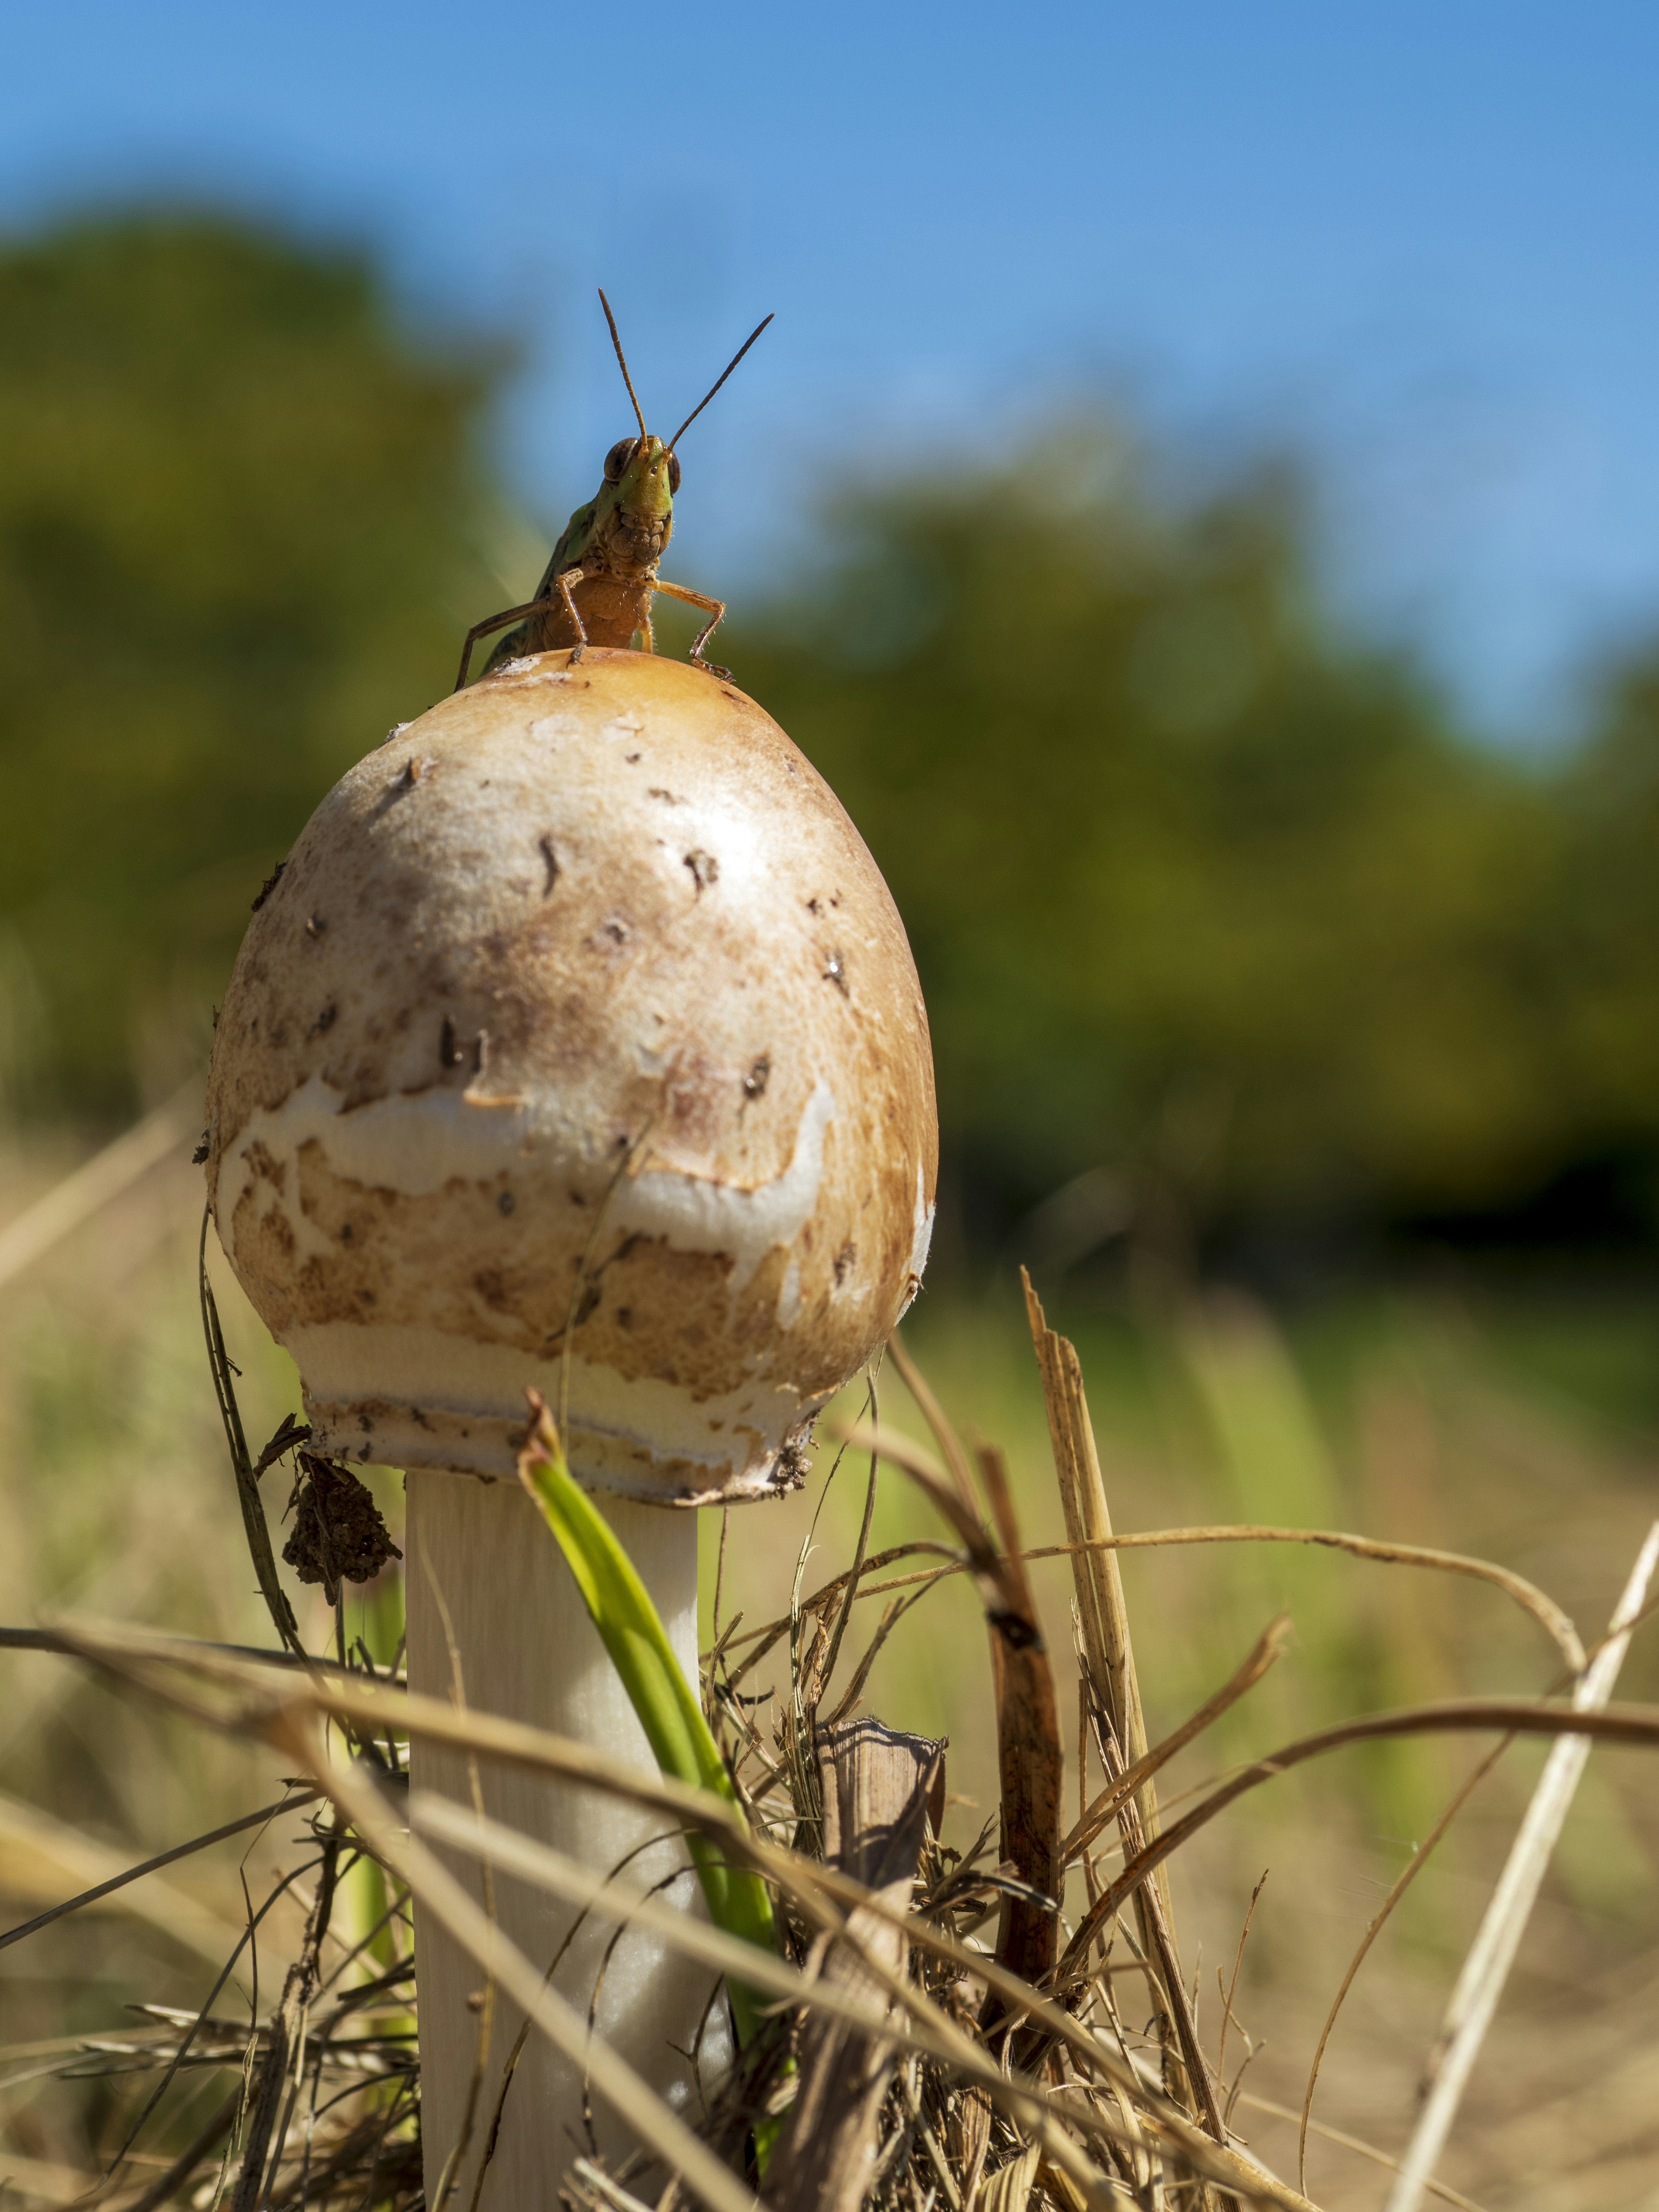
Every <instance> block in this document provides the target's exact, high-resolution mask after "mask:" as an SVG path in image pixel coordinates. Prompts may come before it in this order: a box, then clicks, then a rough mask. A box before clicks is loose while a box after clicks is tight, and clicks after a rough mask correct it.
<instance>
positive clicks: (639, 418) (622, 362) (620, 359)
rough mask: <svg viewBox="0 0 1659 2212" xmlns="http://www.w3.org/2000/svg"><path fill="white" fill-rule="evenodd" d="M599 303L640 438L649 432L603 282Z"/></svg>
mask: <svg viewBox="0 0 1659 2212" xmlns="http://www.w3.org/2000/svg"><path fill="white" fill-rule="evenodd" d="M599 305H600V306H601V307H603V308H604V309H605V320H606V322H607V323H609V324H610V325H611V344H612V345H613V346H615V347H616V349H617V368H619V369H621V371H622V373H623V383H624V384H625V385H626V386H628V396H629V398H630V399H631V400H632V401H633V403H634V416H635V421H636V422H638V424H639V426H640V435H641V437H642V438H643V437H646V436H647V435H649V434H648V432H647V429H646V427H645V415H644V411H643V410H642V409H641V406H640V400H639V394H638V393H637V392H635V389H634V380H633V378H632V377H631V376H630V375H629V374H628V359H627V356H626V355H625V354H624V353H623V349H622V340H621V339H620V338H619V337H617V318H616V317H615V316H614V315H613V314H612V313H611V302H610V301H609V300H607V299H606V298H605V287H604V285H603V284H601V285H600V287H599ZM771 319H772V318H771V317H770V315H769V316H768V317H767V319H766V322H768V323H769V322H770V321H771ZM765 327H766V323H763V324H762V325H761V330H764V329H765ZM759 336H760V331H756V333H755V338H757V337H759ZM755 338H750V341H749V343H750V345H753V344H754V343H755ZM744 351H745V352H746V351H747V348H745V349H744ZM742 359H743V355H742V354H739V355H738V361H741V360H742ZM737 365H738V362H737V361H734V362H732V368H736V367H737ZM732 368H728V369H727V370H726V376H730V375H731V374H732ZM726 376H723V377H722V378H721V379H720V384H724V383H725V381H726ZM720 384H717V385H716V386H714V392H718V391H719V390H720ZM714 392H710V393H709V395H708V399H712V398H714ZM708 399H705V400H704V402H703V405H704V406H705V407H706V406H707V405H708Z"/></svg>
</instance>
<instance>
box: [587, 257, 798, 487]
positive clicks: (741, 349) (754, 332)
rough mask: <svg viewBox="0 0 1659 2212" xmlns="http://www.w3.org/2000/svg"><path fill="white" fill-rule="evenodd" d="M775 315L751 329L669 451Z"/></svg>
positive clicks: (677, 435)
mask: <svg viewBox="0 0 1659 2212" xmlns="http://www.w3.org/2000/svg"><path fill="white" fill-rule="evenodd" d="M599 297H600V298H601V299H603V298H604V297H605V295H604V293H603V292H601V293H600V295H599ZM610 312H611V310H610V308H609V307H607V308H606V309H605V313H606V314H607V315H608V314H609V313H610ZM773 320H775V317H773V316H771V315H769V316H768V317H767V318H766V322H764V323H757V324H756V325H755V327H754V329H753V330H752V331H750V333H749V335H748V337H746V338H745V339H744V342H743V343H742V344H741V345H740V346H739V347H738V349H737V351H736V352H735V353H734V354H733V355H732V358H731V360H730V361H729V362H727V363H726V367H725V368H723V369H722V370H721V371H720V374H719V375H718V376H717V377H716V378H715V379H714V382H713V383H712V384H711V385H710V386H709V387H708V391H707V392H704V394H703V396H702V398H701V399H700V400H698V402H697V404H696V406H695V407H694V408H693V409H692V410H691V412H690V414H689V415H688V416H686V418H685V420H684V422H682V423H681V424H680V427H679V428H678V430H676V431H675V433H674V435H673V436H672V437H671V439H670V440H669V441H668V450H669V452H670V453H672V452H673V450H674V448H675V447H676V446H678V444H679V442H680V440H681V439H682V438H683V437H684V435H685V434H686V432H687V431H688V430H689V429H690V428H691V425H692V424H693V423H694V422H696V419H697V417H698V416H699V415H701V414H702V410H703V409H704V408H705V407H707V406H708V403H709V401H710V400H711V399H712V398H714V394H715V393H716V392H718V391H719V390H720V386H721V385H722V384H724V383H725V381H726V378H727V377H728V376H730V375H731V374H732V370H733V369H734V368H736V367H737V365H738V362H740V361H741V360H742V359H743V357H744V354H746V353H747V352H748V350H749V349H750V346H751V345H753V344H754V343H755V340H756V339H757V337H759V336H760V334H761V332H762V331H763V330H764V329H765V328H766V323H769V322H772V321H773ZM613 327H614V325H613ZM617 351H618V352H619V353H620V351H621V348H620V347H618V349H617ZM627 373H628V372H627V371H626V370H625V369H624V370H623V374H624V375H626V374H627ZM632 388H633V387H632V386H629V389H630V390H632ZM643 427H644V425H643V424H641V428H643Z"/></svg>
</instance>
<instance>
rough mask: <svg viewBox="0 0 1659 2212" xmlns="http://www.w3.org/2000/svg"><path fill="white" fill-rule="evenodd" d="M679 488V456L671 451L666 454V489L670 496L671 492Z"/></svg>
mask: <svg viewBox="0 0 1659 2212" xmlns="http://www.w3.org/2000/svg"><path fill="white" fill-rule="evenodd" d="M679 488H680V457H679V455H678V453H671V454H670V455H669V456H668V490H669V495H670V496H672V495H673V494H674V493H675V492H677V491H678V489H679Z"/></svg>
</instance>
